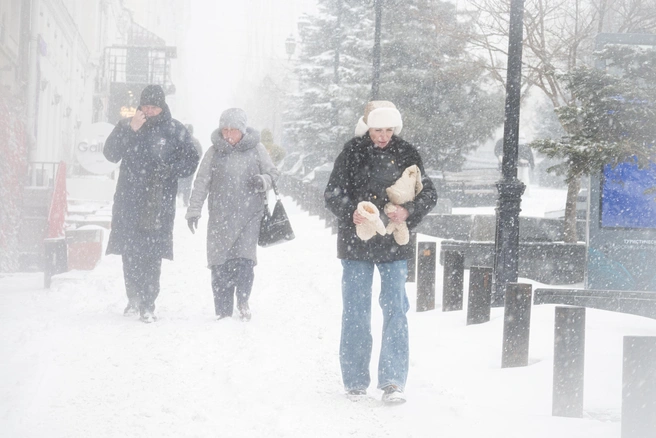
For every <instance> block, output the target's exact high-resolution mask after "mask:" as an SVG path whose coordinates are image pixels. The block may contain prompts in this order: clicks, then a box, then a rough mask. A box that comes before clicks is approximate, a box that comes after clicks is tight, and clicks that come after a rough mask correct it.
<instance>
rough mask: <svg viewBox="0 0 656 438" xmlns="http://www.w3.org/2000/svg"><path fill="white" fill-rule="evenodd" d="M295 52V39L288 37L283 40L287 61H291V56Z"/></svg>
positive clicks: (292, 36)
mask: <svg viewBox="0 0 656 438" xmlns="http://www.w3.org/2000/svg"><path fill="white" fill-rule="evenodd" d="M295 51H296V38H294V35H289V36H288V37H287V39H286V40H285V52H287V60H288V61H291V59H292V55H293V54H294V52H295Z"/></svg>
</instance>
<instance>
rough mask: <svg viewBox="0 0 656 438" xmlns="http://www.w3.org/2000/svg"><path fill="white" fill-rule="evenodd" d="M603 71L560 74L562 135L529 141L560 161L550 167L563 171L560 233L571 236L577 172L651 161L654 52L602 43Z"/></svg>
mask: <svg viewBox="0 0 656 438" xmlns="http://www.w3.org/2000/svg"><path fill="white" fill-rule="evenodd" d="M600 59H601V60H603V61H606V64H607V66H608V67H609V71H615V72H621V73H622V74H621V76H618V75H612V74H610V73H609V72H607V71H604V70H599V69H595V68H592V67H578V68H576V69H574V70H573V71H571V72H569V73H566V74H564V75H563V79H564V80H565V81H566V84H567V90H568V91H569V92H570V93H571V94H572V99H571V101H570V102H571V103H569V104H568V105H565V106H563V107H561V108H559V109H558V110H557V114H558V118H559V120H560V122H561V124H562V125H563V128H564V129H565V131H566V132H567V135H568V137H567V140H566V141H561V142H557V141H554V140H539V141H536V142H533V143H532V144H531V145H532V146H534V147H536V148H537V149H538V150H539V151H540V152H542V153H544V154H546V155H547V156H549V157H553V158H558V159H561V160H562V163H561V164H559V165H557V166H554V167H552V168H551V169H550V170H551V171H554V172H556V173H558V174H562V175H565V179H566V181H567V183H568V193H567V203H566V206H565V239H566V241H569V242H574V241H576V240H577V236H576V195H577V194H578V191H579V188H580V180H581V176H583V175H589V174H591V173H593V172H598V171H599V170H600V169H601V168H602V167H603V166H605V165H607V164H610V165H612V166H613V167H614V166H616V165H617V164H619V163H622V162H625V161H632V162H635V163H637V164H638V165H639V166H640V167H641V168H646V167H647V166H649V165H651V163H654V162H656V148H655V147H654V143H655V142H656V89H655V88H654V84H655V83H656V52H654V51H653V50H644V49H641V48H638V47H635V46H616V45H612V46H608V47H607V48H606V49H604V50H603V51H602V52H601V53H600Z"/></svg>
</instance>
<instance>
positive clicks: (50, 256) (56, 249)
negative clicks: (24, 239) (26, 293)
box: [43, 237, 68, 289]
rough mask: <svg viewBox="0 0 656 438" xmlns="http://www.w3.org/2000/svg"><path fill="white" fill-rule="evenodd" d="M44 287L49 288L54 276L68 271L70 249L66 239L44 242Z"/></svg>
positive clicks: (53, 239)
mask: <svg viewBox="0 0 656 438" xmlns="http://www.w3.org/2000/svg"><path fill="white" fill-rule="evenodd" d="M44 248H45V260H44V262H45V263H44V267H43V287H44V288H46V289H47V288H49V287H50V283H51V280H52V276H53V275H55V274H61V273H62V272H66V271H68V247H67V246H66V239H65V238H64V237H57V238H52V239H45V240H44Z"/></svg>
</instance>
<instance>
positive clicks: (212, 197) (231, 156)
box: [185, 108, 279, 321]
mask: <svg viewBox="0 0 656 438" xmlns="http://www.w3.org/2000/svg"><path fill="white" fill-rule="evenodd" d="M278 175H279V172H278V169H276V167H275V166H274V164H273V162H272V161H271V158H270V157H269V154H268V153H267V151H266V148H265V147H264V145H263V144H262V143H260V134H259V132H258V131H256V130H255V129H253V128H250V127H248V126H247V118H246V113H245V112H244V110H242V109H240V108H230V109H227V110H225V111H224V112H223V113H222V114H221V118H220V120H219V127H218V128H217V129H216V130H215V131H214V132H213V133H212V146H211V147H210V148H209V149H208V150H207V152H206V153H205V156H204V157H203V160H202V162H201V164H200V167H199V169H198V173H197V174H196V179H195V180H194V187H193V190H192V192H191V199H190V200H189V208H188V209H187V214H186V216H185V218H186V219H187V224H188V225H189V229H190V230H191V232H192V233H195V231H196V228H197V227H198V219H199V218H200V217H201V210H202V209H203V204H204V203H205V199H207V198H209V200H208V215H209V219H208V224H207V263H208V267H209V268H210V269H211V271H212V293H213V294H214V310H215V312H216V316H217V319H223V318H226V317H231V316H232V313H233V307H234V298H235V295H236V296H237V310H238V312H239V317H240V319H241V320H242V321H249V320H250V319H251V311H250V307H249V305H248V299H249V298H250V295H251V289H252V288H253V279H254V270H253V268H254V266H255V265H256V264H257V241H258V238H259V235H260V222H261V221H262V216H263V214H264V200H265V196H266V193H267V191H268V190H269V189H271V188H272V186H273V183H274V181H275V180H276V179H277V178H278Z"/></svg>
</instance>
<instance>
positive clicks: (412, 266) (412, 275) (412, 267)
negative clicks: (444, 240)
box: [405, 231, 435, 283]
mask: <svg viewBox="0 0 656 438" xmlns="http://www.w3.org/2000/svg"><path fill="white" fill-rule="evenodd" d="M408 245H410V248H412V257H410V258H409V259H408V277H407V278H406V280H405V281H406V283H414V282H415V280H416V277H417V275H416V271H417V233H413V232H412V231H411V232H410V241H409V242H408ZM434 252H435V251H433V253H434Z"/></svg>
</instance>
